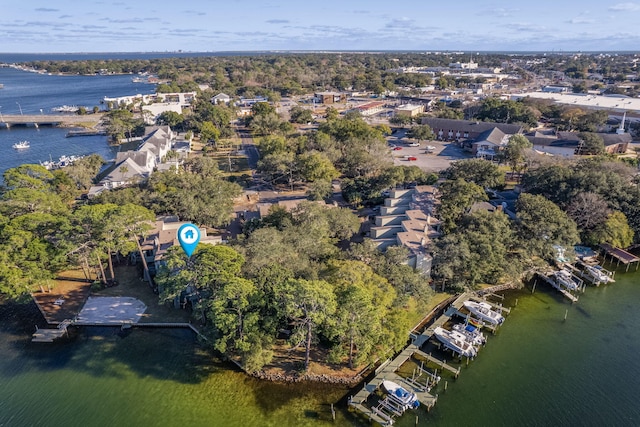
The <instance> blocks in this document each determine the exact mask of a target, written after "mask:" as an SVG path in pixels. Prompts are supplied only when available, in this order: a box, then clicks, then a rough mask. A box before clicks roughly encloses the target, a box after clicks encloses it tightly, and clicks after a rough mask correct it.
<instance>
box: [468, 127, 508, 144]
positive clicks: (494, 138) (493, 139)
mask: <svg viewBox="0 0 640 427" xmlns="http://www.w3.org/2000/svg"><path fill="white" fill-rule="evenodd" d="M506 135H507V134H506V133H504V132H502V131H501V130H500V129H498V128H491V129H489V130H486V131H484V132H482V133H481V134H480V135H478V137H477V138H476V140H475V142H490V143H491V144H494V145H501V144H502V141H503V140H504V137H505V136H506Z"/></svg>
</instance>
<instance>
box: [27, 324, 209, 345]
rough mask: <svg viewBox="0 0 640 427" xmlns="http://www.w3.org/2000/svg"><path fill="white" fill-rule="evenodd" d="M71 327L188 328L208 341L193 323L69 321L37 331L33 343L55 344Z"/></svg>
mask: <svg viewBox="0 0 640 427" xmlns="http://www.w3.org/2000/svg"><path fill="white" fill-rule="evenodd" d="M69 326H112V327H118V326H119V327H120V329H121V330H125V329H131V328H188V329H191V330H192V331H193V332H194V333H195V334H196V335H197V336H198V337H200V338H202V339H203V340H205V341H207V337H205V336H204V335H202V333H200V331H199V330H198V329H197V328H196V327H195V326H193V325H192V324H191V323H186V322H173V323H171V322H167V323H162V322H147V323H145V322H140V323H137V322H130V321H123V322H119V323H117V322H116V323H113V322H109V323H105V322H83V321H77V320H72V319H67V320H64V321H63V322H61V323H60V324H58V326H57V328H49V329H39V328H37V329H36V332H34V334H33V335H32V339H31V341H32V342H48V343H50V342H54V341H55V340H56V339H58V338H62V337H63V336H68V331H67V328H68V327H69Z"/></svg>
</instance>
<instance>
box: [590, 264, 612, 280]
mask: <svg viewBox="0 0 640 427" xmlns="http://www.w3.org/2000/svg"><path fill="white" fill-rule="evenodd" d="M584 269H585V270H586V271H587V272H588V273H589V274H590V275H591V276H592V277H593V278H594V279H595V280H597V281H598V282H600V283H613V282H615V280H613V277H612V274H611V273H610V272H608V271H607V270H605V269H604V268H602V266H600V265H585V267H584Z"/></svg>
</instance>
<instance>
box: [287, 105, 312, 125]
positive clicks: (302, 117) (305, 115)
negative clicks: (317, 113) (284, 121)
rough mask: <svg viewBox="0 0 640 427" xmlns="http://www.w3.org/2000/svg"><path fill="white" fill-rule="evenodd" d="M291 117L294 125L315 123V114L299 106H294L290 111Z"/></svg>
mask: <svg viewBox="0 0 640 427" xmlns="http://www.w3.org/2000/svg"><path fill="white" fill-rule="evenodd" d="M289 115H290V116H291V122H292V123H301V124H302V123H308V122H312V121H313V114H312V113H311V110H308V109H306V108H302V107H300V106H298V105H296V106H294V107H292V108H291V110H289Z"/></svg>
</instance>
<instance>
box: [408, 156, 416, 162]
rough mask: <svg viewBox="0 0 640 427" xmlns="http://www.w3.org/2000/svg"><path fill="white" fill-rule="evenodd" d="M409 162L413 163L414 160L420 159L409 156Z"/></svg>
mask: <svg viewBox="0 0 640 427" xmlns="http://www.w3.org/2000/svg"><path fill="white" fill-rule="evenodd" d="M407 160H409V161H410V162H411V161H414V160H418V158H417V157H414V156H409V157H407Z"/></svg>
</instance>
